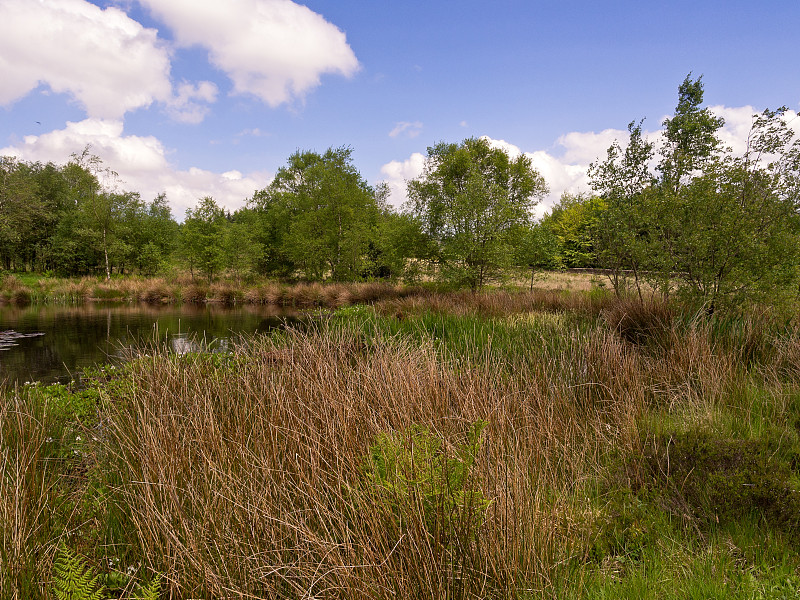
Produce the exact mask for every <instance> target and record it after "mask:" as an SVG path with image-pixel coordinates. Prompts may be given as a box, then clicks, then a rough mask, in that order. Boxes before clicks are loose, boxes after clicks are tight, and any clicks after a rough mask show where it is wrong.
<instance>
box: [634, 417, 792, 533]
mask: <svg viewBox="0 0 800 600" xmlns="http://www.w3.org/2000/svg"><path fill="white" fill-rule="evenodd" d="M784 446H785V444H784ZM798 466H800V455H798V453H797V452H796V450H795V449H793V448H786V447H781V446H780V444H779V442H777V441H775V440H773V439H770V438H768V437H765V438H762V439H736V438H731V437H725V436H722V435H718V434H713V433H708V432H705V431H697V430H690V431H687V432H681V433H672V434H666V433H665V434H660V435H654V436H653V435H651V436H649V437H647V438H646V441H644V442H643V447H642V453H641V456H640V457H636V458H633V457H632V458H629V459H628V461H627V464H626V475H627V478H628V481H629V483H630V484H631V487H632V489H634V490H635V491H637V492H639V493H640V494H641V493H645V494H646V495H648V496H651V497H652V498H653V499H654V500H655V501H656V502H658V503H659V504H660V505H661V506H662V507H663V508H664V509H666V510H667V511H669V512H671V513H672V514H674V515H676V516H678V517H680V518H682V519H684V521H688V522H689V524H691V525H692V526H695V525H705V526H708V525H711V524H717V523H719V524H726V523H733V522H735V521H738V520H741V519H745V518H748V517H751V516H754V515H755V516H758V517H763V519H764V520H765V521H766V523H767V525H769V526H770V527H772V528H773V529H776V530H778V531H780V532H782V533H783V534H785V535H787V536H789V537H791V538H793V539H800V497H798V496H800V493H798V491H797V490H794V489H793V488H792V485H791V480H792V478H793V476H795V475H796V474H797V469H798Z"/></svg>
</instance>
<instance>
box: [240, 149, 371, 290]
mask: <svg viewBox="0 0 800 600" xmlns="http://www.w3.org/2000/svg"><path fill="white" fill-rule="evenodd" d="M251 205H252V206H254V207H257V208H258V209H259V210H261V211H262V212H263V213H265V214H268V215H270V216H271V217H272V218H271V219H269V220H268V221H267V222H266V223H265V226H266V229H265V230H262V235H261V238H262V239H263V240H265V241H266V242H267V244H266V248H267V252H268V254H270V253H271V256H269V258H268V261H269V262H270V263H271V264H272V265H274V266H275V267H278V268H280V267H281V266H284V267H285V266H287V263H288V266H290V269H291V270H293V271H294V270H297V271H300V272H301V273H302V274H303V275H304V276H305V277H306V278H308V279H323V278H325V277H330V278H331V279H333V280H336V281H340V280H353V279H357V278H360V277H361V273H362V272H363V266H364V260H365V256H366V252H367V247H368V243H369V239H370V233H371V229H372V228H373V227H374V225H375V222H376V219H377V218H378V211H379V207H378V203H377V194H376V191H375V190H373V189H372V188H371V187H370V186H369V185H367V183H366V182H365V181H364V179H363V178H362V177H361V175H360V174H359V172H358V170H357V169H356V168H355V166H353V163H352V150H351V149H350V148H345V147H343V148H335V149H334V148H329V149H328V150H327V151H326V152H325V153H324V154H319V153H317V152H310V151H306V152H299V151H298V152H296V153H295V154H293V155H292V156H290V157H289V161H288V164H287V166H285V167H282V168H281V169H279V170H278V172H277V174H276V175H275V179H273V181H272V183H271V184H270V185H269V187H268V188H267V189H265V190H261V191H260V192H257V193H256V195H255V196H254V198H253V201H251ZM278 224H281V226H280V227H278Z"/></svg>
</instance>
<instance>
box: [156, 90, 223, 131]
mask: <svg viewBox="0 0 800 600" xmlns="http://www.w3.org/2000/svg"><path fill="white" fill-rule="evenodd" d="M218 92H219V88H217V86H216V84H214V83H212V82H210V81H201V82H200V83H197V84H192V83H187V82H185V81H184V82H183V83H181V84H180V85H178V86H177V88H176V90H175V95H174V96H173V97H172V98H171V99H170V100H169V102H168V103H167V114H169V115H170V116H171V117H172V118H173V119H175V120H176V121H181V122H183V123H193V124H196V123H200V122H202V121H203V119H205V118H206V115H208V113H209V111H210V110H211V108H210V107H209V106H208V105H209V104H213V103H214V102H216V101H217V93H218Z"/></svg>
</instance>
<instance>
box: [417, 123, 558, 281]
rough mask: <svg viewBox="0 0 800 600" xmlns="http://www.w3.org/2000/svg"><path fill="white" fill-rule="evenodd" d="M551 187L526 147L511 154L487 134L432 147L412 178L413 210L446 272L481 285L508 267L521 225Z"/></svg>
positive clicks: (449, 277) (447, 276)
mask: <svg viewBox="0 0 800 600" xmlns="http://www.w3.org/2000/svg"><path fill="white" fill-rule="evenodd" d="M546 193H547V186H546V185H545V182H544V178H543V177H542V176H541V175H540V174H539V173H538V172H537V171H536V170H535V169H534V168H533V166H532V165H531V161H530V159H529V158H528V157H527V156H525V155H524V154H521V155H519V156H517V157H516V158H511V157H510V156H509V155H508V153H506V152H505V151H504V150H502V149H500V148H496V147H493V146H492V145H491V144H490V143H489V141H488V140H487V139H485V138H479V139H476V138H469V139H466V140H464V141H463V142H461V143H460V144H448V143H444V142H442V143H440V144H437V145H435V146H432V147H430V148H428V156H427V159H426V162H425V168H424V171H423V173H422V175H421V176H420V177H419V178H417V179H414V180H412V181H410V182H409V183H408V195H409V204H408V207H407V210H408V212H409V213H410V214H412V215H413V216H414V217H416V218H417V219H419V221H420V223H421V224H422V227H423V230H424V231H425V233H426V234H427V235H428V236H429V237H430V238H431V240H433V242H434V250H433V252H434V253H433V258H434V259H435V260H436V261H437V263H438V266H439V268H440V270H441V271H440V273H441V275H442V276H443V277H444V278H445V279H447V280H449V281H452V282H454V283H456V284H458V285H466V286H468V287H470V288H471V289H473V290H475V289H478V288H481V287H483V286H484V285H485V284H486V283H488V282H490V281H493V280H496V279H497V278H498V277H500V276H501V275H502V274H503V272H504V269H505V268H506V267H508V266H510V265H511V264H512V262H513V257H514V246H515V243H516V241H517V239H518V237H519V234H520V232H521V230H522V228H524V227H526V226H528V225H529V224H530V222H531V220H532V218H533V213H532V209H533V207H534V206H535V205H536V203H537V202H538V200H539V199H540V198H542V197H543V196H544V195H545V194H546Z"/></svg>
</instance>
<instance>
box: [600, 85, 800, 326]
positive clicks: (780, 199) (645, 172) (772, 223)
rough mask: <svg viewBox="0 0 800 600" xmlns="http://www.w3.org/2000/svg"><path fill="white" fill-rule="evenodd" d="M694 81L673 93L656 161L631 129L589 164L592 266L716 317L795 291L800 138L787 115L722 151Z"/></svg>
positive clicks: (773, 114)
mask: <svg viewBox="0 0 800 600" xmlns="http://www.w3.org/2000/svg"><path fill="white" fill-rule="evenodd" d="M702 102H703V85H702V81H701V78H697V79H692V78H691V76H687V78H686V79H685V80H684V81H683V83H682V84H681V85H680V87H679V89H678V105H677V107H676V109H675V114H674V115H673V116H672V117H670V118H668V119H666V120H665V121H664V123H663V125H664V131H663V138H664V143H663V145H662V146H661V148H660V149H659V152H658V158H659V160H658V162H657V165H656V167H655V169H654V168H653V167H652V163H653V162H654V160H652V159H654V158H655V157H654V156H653V151H652V147H651V146H650V145H649V144H647V143H646V142H644V141H643V140H642V136H641V128H640V127H639V126H635V125H633V124H632V125H631V127H629V129H630V141H629V144H628V147H627V148H626V150H625V151H624V152H623V151H622V150H621V149H620V147H619V145H618V144H615V145H614V146H612V148H610V149H609V154H608V158H607V159H606V161H605V162H603V163H599V164H597V165H593V167H592V172H591V174H592V178H593V185H594V187H595V189H596V190H597V191H598V193H600V195H601V197H602V198H603V199H604V200H605V201H606V202H607V203H608V210H607V211H606V212H605V213H604V219H603V221H602V223H601V226H600V228H599V232H600V235H599V236H598V238H597V244H598V247H599V250H598V252H597V256H598V259H599V260H600V261H601V262H605V263H606V264H609V262H611V264H612V265H613V268H616V269H620V270H621V269H630V270H632V271H633V272H634V276H635V279H636V282H637V289H639V290H640V297H641V288H640V287H639V285H638V283H639V281H640V279H641V278H643V279H647V280H649V281H650V283H651V284H652V285H653V286H654V287H656V288H657V289H660V290H661V291H662V292H663V293H664V294H669V293H672V292H673V291H674V292H676V293H677V294H678V295H679V296H680V297H682V298H683V299H685V300H687V301H689V302H691V303H693V304H696V305H698V306H700V307H702V308H703V309H704V310H705V311H706V312H708V313H713V312H714V311H715V310H717V309H718V308H720V307H730V306H734V305H737V304H739V303H741V302H743V301H748V300H763V299H766V298H768V297H769V298H770V299H772V300H775V299H777V298H778V297H779V296H780V295H781V293H782V292H785V293H794V291H796V283H797V277H798V264H799V261H800V256H799V254H800V238H799V237H798V235H799V234H800V216H799V215H798V206H800V194H799V193H798V191H799V190H800V186H799V185H798V180H799V179H800V140H798V138H797V136H796V135H795V133H794V131H793V130H792V129H791V128H790V127H789V125H788V123H787V121H786V118H785V109H784V108H781V109H778V110H774V111H771V110H766V111H764V112H763V113H761V114H760V115H755V116H754V118H753V124H752V128H751V131H750V134H749V137H748V142H747V147H746V150H745V151H744V152H743V153H742V154H741V155H736V154H734V153H733V152H732V151H731V150H730V149H729V148H725V147H723V144H722V143H721V142H720V139H719V136H718V131H719V129H720V128H721V127H722V125H723V120H722V119H721V118H718V117H716V116H715V115H714V114H713V113H712V112H711V111H710V110H709V109H707V108H701V106H702Z"/></svg>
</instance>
